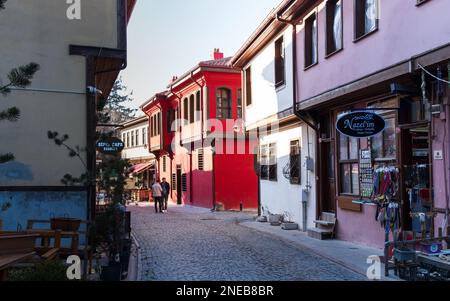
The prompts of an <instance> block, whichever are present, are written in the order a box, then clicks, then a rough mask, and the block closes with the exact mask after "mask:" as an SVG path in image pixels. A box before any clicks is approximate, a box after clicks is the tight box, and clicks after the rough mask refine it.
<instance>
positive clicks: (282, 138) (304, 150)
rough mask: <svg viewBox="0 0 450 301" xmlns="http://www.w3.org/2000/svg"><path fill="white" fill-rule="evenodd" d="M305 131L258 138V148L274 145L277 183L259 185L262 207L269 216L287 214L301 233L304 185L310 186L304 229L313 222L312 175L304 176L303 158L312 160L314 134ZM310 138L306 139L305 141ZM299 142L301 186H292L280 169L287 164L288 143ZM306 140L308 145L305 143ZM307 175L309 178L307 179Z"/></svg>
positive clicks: (305, 172) (299, 128)
mask: <svg viewBox="0 0 450 301" xmlns="http://www.w3.org/2000/svg"><path fill="white" fill-rule="evenodd" d="M307 132H308V131H307V127H306V126H299V127H296V128H292V129H289V130H285V131H281V132H279V133H274V134H271V135H267V136H265V137H261V140H260V144H262V145H263V144H268V143H277V158H278V159H277V164H278V174H277V178H278V181H277V182H271V181H267V180H262V181H261V206H262V207H263V208H264V209H265V212H264V213H265V214H267V210H268V211H270V213H272V214H284V213H285V212H288V213H289V215H290V216H291V217H292V219H293V221H294V222H296V223H298V224H299V226H300V229H301V228H302V225H303V217H302V215H303V211H302V190H303V189H305V188H306V186H307V183H309V185H311V189H310V193H309V194H308V198H307V226H308V228H309V227H314V224H313V220H314V219H315V218H316V202H315V200H316V185H315V173H314V172H307V171H306V167H305V157H307V156H308V142H309V156H310V157H311V158H315V155H316V151H315V143H314V142H315V133H314V131H312V130H309V136H308V135H307V134H308V133H307ZM307 137H309V139H307ZM297 139H300V145H301V185H293V184H291V183H290V182H289V179H286V178H285V177H284V176H283V168H284V167H285V166H286V165H287V164H288V163H289V153H290V142H291V141H292V140H297ZM308 140H309V141H308ZM308 173H309V175H308Z"/></svg>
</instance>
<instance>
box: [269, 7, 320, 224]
mask: <svg viewBox="0 0 450 301" xmlns="http://www.w3.org/2000/svg"><path fill="white" fill-rule="evenodd" d="M276 20H277V21H278V22H281V23H285V24H289V25H291V26H292V81H293V84H292V109H293V111H294V116H295V117H297V119H298V120H300V121H302V122H304V123H305V124H306V125H307V126H308V127H310V128H311V129H313V130H314V132H315V134H316V160H315V173H316V190H317V182H318V179H319V176H320V165H319V160H318V158H319V156H318V154H319V128H318V127H317V126H316V125H315V124H313V123H311V122H310V121H309V120H307V119H306V118H304V116H302V115H301V114H300V113H299V112H298V111H297V98H298V92H297V91H298V89H297V88H298V81H297V78H298V76H297V23H296V22H295V21H289V20H286V19H282V18H281V17H280V14H279V13H277V14H276ZM308 132H309V131H307V133H308ZM307 135H309V133H308V134H307ZM307 138H308V140H309V137H307ZM308 147H309V145H308ZM316 203H317V204H318V203H319V200H318V194H316ZM302 210H303V216H304V217H305V216H307V214H306V210H307V202H306V200H303V199H302ZM305 224H306V225H307V221H306V218H304V219H303V231H305V232H306V230H307V229H306V226H305Z"/></svg>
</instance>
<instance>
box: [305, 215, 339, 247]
mask: <svg viewBox="0 0 450 301" xmlns="http://www.w3.org/2000/svg"><path fill="white" fill-rule="evenodd" d="M314 224H315V225H316V228H314V229H308V236H310V237H313V238H317V239H320V240H323V239H326V238H331V239H333V238H334V235H335V233H334V228H335V226H336V214H335V213H331V212H323V213H322V215H321V216H320V219H318V220H315V221H314Z"/></svg>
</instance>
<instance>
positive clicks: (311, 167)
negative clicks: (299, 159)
mask: <svg viewBox="0 0 450 301" xmlns="http://www.w3.org/2000/svg"><path fill="white" fill-rule="evenodd" d="M305 167H306V170H307V171H311V172H313V171H314V160H313V159H312V158H311V157H306V158H305Z"/></svg>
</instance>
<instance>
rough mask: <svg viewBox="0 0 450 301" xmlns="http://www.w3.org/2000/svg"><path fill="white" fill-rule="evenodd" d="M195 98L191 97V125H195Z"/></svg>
mask: <svg viewBox="0 0 450 301" xmlns="http://www.w3.org/2000/svg"><path fill="white" fill-rule="evenodd" d="M194 103H195V96H194V95H191V97H189V123H194V119H195V115H194V113H195V106H194Z"/></svg>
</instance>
